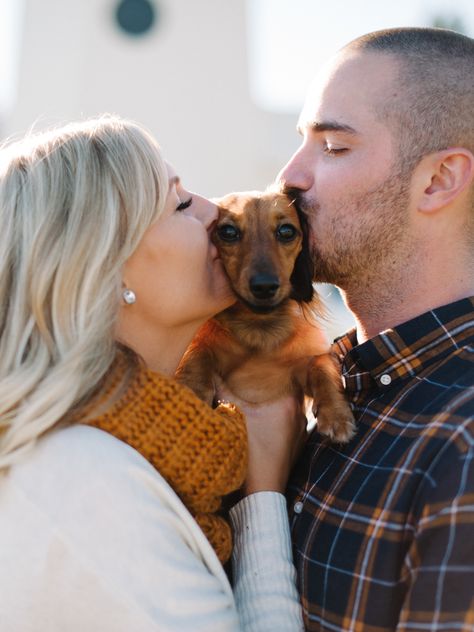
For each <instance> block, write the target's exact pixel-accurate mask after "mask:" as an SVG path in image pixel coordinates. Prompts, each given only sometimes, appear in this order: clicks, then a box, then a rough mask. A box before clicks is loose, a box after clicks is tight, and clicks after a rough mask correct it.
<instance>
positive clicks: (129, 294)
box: [122, 289, 137, 305]
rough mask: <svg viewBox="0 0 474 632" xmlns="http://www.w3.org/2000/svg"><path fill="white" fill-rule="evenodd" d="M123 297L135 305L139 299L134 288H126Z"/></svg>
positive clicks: (128, 302)
mask: <svg viewBox="0 0 474 632" xmlns="http://www.w3.org/2000/svg"><path fill="white" fill-rule="evenodd" d="M122 298H123V300H124V301H125V302H126V303H127V305H133V303H135V301H136V300H137V297H136V296H135V292H134V291H133V290H129V289H126V290H124V291H123V292H122Z"/></svg>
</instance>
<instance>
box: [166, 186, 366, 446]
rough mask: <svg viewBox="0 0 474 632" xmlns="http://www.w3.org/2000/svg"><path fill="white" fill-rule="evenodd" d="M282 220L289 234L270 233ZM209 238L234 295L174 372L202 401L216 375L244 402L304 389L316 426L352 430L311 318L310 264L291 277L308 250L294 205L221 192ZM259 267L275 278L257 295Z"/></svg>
mask: <svg viewBox="0 0 474 632" xmlns="http://www.w3.org/2000/svg"><path fill="white" fill-rule="evenodd" d="M282 225H285V226H288V225H291V226H293V227H294V228H295V229H296V235H295V237H294V239H292V240H291V241H288V242H286V243H283V242H282V241H280V240H279V239H277V236H276V235H277V230H278V228H279V227H281V226H282ZM223 226H226V227H228V226H232V227H235V228H236V229H237V230H238V231H239V235H240V236H239V239H238V240H236V241H235V242H232V243H228V242H226V241H224V240H223V239H222V238H221V237H220V236H219V235H220V230H221V229H222V227H223ZM213 241H214V243H215V244H216V246H217V248H218V250H219V253H220V257H221V259H222V261H223V264H224V266H225V269H226V272H227V274H228V276H229V279H230V282H231V285H232V287H233V289H234V291H235V293H236V295H237V297H238V302H237V303H236V304H235V305H233V306H232V307H230V308H229V309H227V310H225V311H224V312H221V313H220V314H218V315H217V316H216V317H215V318H213V319H212V320H210V321H208V322H207V323H206V324H205V325H204V326H203V327H202V328H201V330H200V331H199V332H198V335H197V336H196V338H195V339H194V341H193V343H192V344H191V346H190V347H189V349H188V350H187V352H186V354H185V356H184V358H183V361H182V362H181V364H180V366H179V368H178V372H177V378H178V379H179V380H180V381H181V382H183V383H185V384H187V385H188V386H189V387H191V388H192V389H193V390H194V391H195V392H196V393H197V394H198V395H199V396H200V397H201V398H202V399H204V400H205V401H207V402H208V403H209V404H211V403H212V402H213V399H214V397H215V376H216V375H218V376H220V377H221V378H222V379H223V380H224V382H225V383H226V384H227V386H228V388H229V389H230V390H231V391H232V392H233V393H235V395H237V396H238V397H240V398H241V399H243V400H245V401H249V402H254V403H261V402H264V401H267V400H273V399H276V398H277V397H280V396H281V395H283V394H285V393H296V394H297V395H298V396H299V397H303V395H306V396H309V397H311V398H312V399H313V410H314V413H315V415H317V423H318V430H319V432H321V433H323V434H326V435H327V436H329V437H331V438H332V439H334V440H335V441H340V442H345V441H348V440H349V439H350V438H351V437H352V435H353V432H354V426H353V416H352V411H351V409H350V406H349V405H348V403H347V402H346V400H345V398H344V395H343V393H342V384H341V378H340V375H339V371H338V368H337V366H336V364H335V361H334V358H333V357H332V356H331V355H330V353H329V345H328V342H327V340H326V337H325V335H324V333H323V332H322V330H321V328H320V326H319V325H318V323H317V321H316V319H315V313H317V312H318V311H319V312H320V311H321V304H320V299H319V297H318V296H317V295H316V294H315V293H313V288H312V284H311V276H310V270H309V269H308V270H307V271H306V278H305V279H303V281H301V279H298V276H297V267H299V268H300V269H302V266H304V265H305V263H304V262H302V261H301V257H302V256H303V255H305V256H306V261H307V262H308V261H309V252H307V250H308V245H307V236H306V237H305V232H304V230H303V227H302V225H301V222H300V218H299V215H298V213H297V211H296V209H295V207H294V205H293V204H292V203H291V201H290V200H289V199H288V198H287V197H286V196H285V195H283V194H281V193H276V192H266V193H245V194H231V195H228V196H226V197H225V198H223V199H222V200H220V201H219V219H218V222H217V226H216V228H215V230H214V233H213ZM298 257H300V259H298ZM306 265H307V266H308V265H309V263H307V264H306ZM303 272H304V270H303ZM262 273H263V274H272V275H273V276H274V277H276V278H277V279H278V283H279V287H278V290H277V291H276V292H275V293H274V295H272V296H267V297H263V298H260V297H256V296H255V295H254V294H253V293H252V291H251V288H250V279H252V278H254V277H255V275H258V274H262ZM301 285H303V286H304V287H301ZM303 302H306V303H308V305H307V306H306V305H305V306H303Z"/></svg>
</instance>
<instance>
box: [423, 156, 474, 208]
mask: <svg viewBox="0 0 474 632" xmlns="http://www.w3.org/2000/svg"><path fill="white" fill-rule="evenodd" d="M417 170H418V176H419V178H421V180H420V181H419V184H420V189H421V190H420V194H419V197H418V204H417V207H418V210H419V211H421V212H422V213H433V212H436V211H438V210H440V209H441V208H443V207H445V206H447V205H448V204H450V203H451V202H453V200H455V199H456V198H457V197H458V196H459V195H460V194H461V193H462V192H463V191H465V190H466V189H467V188H468V187H469V185H470V184H471V183H472V182H473V179H474V155H473V154H472V152H470V151H469V150H468V149H465V148H464V147H450V148H449V149H444V150H443V151H437V152H435V153H433V154H429V155H428V156H425V157H424V158H423V159H422V160H421V162H420V164H419V165H418V167H417Z"/></svg>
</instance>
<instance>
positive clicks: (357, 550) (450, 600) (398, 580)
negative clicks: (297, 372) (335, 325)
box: [288, 299, 474, 632]
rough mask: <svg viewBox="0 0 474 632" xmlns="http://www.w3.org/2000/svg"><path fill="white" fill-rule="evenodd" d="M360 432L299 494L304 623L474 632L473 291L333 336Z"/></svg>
mask: <svg viewBox="0 0 474 632" xmlns="http://www.w3.org/2000/svg"><path fill="white" fill-rule="evenodd" d="M334 350H335V351H336V353H337V354H338V355H339V357H340V359H341V362H342V373H343V376H344V380H345V385H346V389H345V390H346V393H347V396H348V397H349V399H350V401H351V402H352V404H353V407H354V413H355V417H356V422H357V427H358V430H357V435H356V436H355V438H354V439H353V440H352V441H351V442H350V443H349V444H348V445H336V444H332V443H331V442H330V441H329V440H327V439H326V438H323V437H321V436H320V435H318V434H317V433H316V432H314V433H313V435H312V436H311V438H310V440H309V442H308V445H307V446H306V448H305V451H304V453H303V456H302V458H301V459H300V461H299V462H298V465H297V468H296V469H295V471H294V472H293V475H292V478H291V480H290V484H289V489H288V501H289V511H290V521H291V527H292V538H293V544H294V559H295V564H296V568H297V573H298V584H299V590H300V593H301V597H302V603H303V610H304V618H305V625H306V629H307V630H331V631H336V630H344V631H354V632H382V631H386V630H399V631H401V630H407V631H408V630H409V631H420V632H421V631H426V630H443V631H455V630H456V631H459V630H461V631H467V630H470V631H473V630H474V299H463V300H461V301H457V302H456V303H453V304H451V305H446V306H444V307H440V308H437V309H434V310H432V311H430V312H427V313H426V314H423V315H422V316H419V317H417V318H415V319H414V320H412V321H409V322H407V323H404V324H403V325H400V326H398V327H396V328H394V329H391V330H388V331H385V332H383V333H381V334H380V335H378V336H376V337H375V338H373V339H371V340H369V341H367V342H365V343H364V344H361V345H357V341H356V336H355V332H354V331H352V332H349V334H347V335H346V336H343V337H342V338H340V339H338V340H336V342H335V343H334Z"/></svg>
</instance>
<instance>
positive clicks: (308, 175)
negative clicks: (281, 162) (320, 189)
mask: <svg viewBox="0 0 474 632" xmlns="http://www.w3.org/2000/svg"><path fill="white" fill-rule="evenodd" d="M277 183H278V185H279V186H280V188H281V189H282V190H284V191H285V190H288V189H298V190H300V191H309V189H311V187H312V186H313V184H314V169H313V165H311V162H310V158H309V156H307V154H306V152H304V151H303V148H300V149H298V151H297V152H296V153H294V154H293V156H292V157H291V158H290V160H289V161H288V162H287V163H286V165H285V166H284V167H283V169H282V170H281V171H280V173H279V174H278V175H277Z"/></svg>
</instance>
